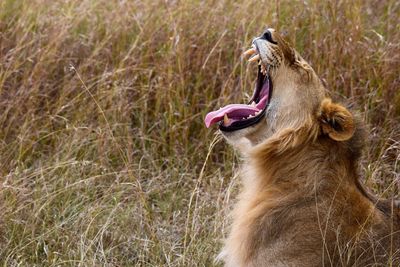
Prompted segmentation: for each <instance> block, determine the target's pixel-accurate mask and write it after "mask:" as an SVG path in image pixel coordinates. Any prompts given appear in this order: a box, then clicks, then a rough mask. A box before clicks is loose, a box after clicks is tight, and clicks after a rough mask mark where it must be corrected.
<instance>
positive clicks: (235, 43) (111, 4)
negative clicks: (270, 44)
mask: <svg viewBox="0 0 400 267" xmlns="http://www.w3.org/2000/svg"><path fill="white" fill-rule="evenodd" d="M267 26H269V27H273V28H277V29H279V31H280V32H283V33H284V34H285V36H287V37H286V38H287V39H288V40H289V41H290V43H292V44H293V45H294V47H296V49H297V50H298V51H299V52H300V53H301V54H302V55H303V57H304V58H305V59H306V60H307V61H309V63H310V64H311V65H312V66H313V67H314V69H315V71H316V72H317V73H318V75H319V76H320V77H321V79H322V80H323V82H324V84H325V85H326V87H327V88H328V89H329V90H330V91H331V92H332V95H333V96H335V97H336V98H338V99H342V100H343V101H345V102H346V103H350V104H351V108H352V109H353V110H354V111H355V112H358V113H359V114H360V116H361V117H362V118H363V120H364V121H365V122H366V123H367V125H368V129H369V130H368V131H369V138H368V140H366V141H367V144H368V145H367V148H366V150H365V153H364V157H363V160H362V162H361V166H360V170H361V171H362V173H363V180H364V181H365V183H366V184H367V185H368V186H369V187H370V188H371V189H372V190H373V191H374V192H375V193H376V194H379V195H380V196H382V197H393V196H397V197H400V196H399V183H400V182H399V180H400V156H399V154H400V153H399V152H400V90H399V89H400V75H399V74H400V2H399V1H397V0H386V1H381V0H374V1H372V0H365V1H361V0H356V1H350V0H343V1H317V0H310V1H289V0H287V1H278V0H277V1H243V2H240V1H228V0H225V1H224V0H220V1H208V0H207V1H194V0H193V1H191V0H188V1H160V0H154V1H150V0H149V1H144V0H142V1H134V0H132V1H123V0H120V1H117V0H99V1H95V0H65V1H55V0H2V1H1V2H0V123H1V127H0V166H1V167H0V199H1V200H0V208H1V211H2V215H1V216H0V217H1V218H0V261H1V263H2V264H3V265H4V266H17V265H18V266H56V265H57V266H61V265H63V266H64V265H65V266H214V265H215V264H214V263H213V260H214V257H215V256H216V255H217V253H218V251H219V250H220V248H221V245H222V243H221V240H222V239H223V237H224V233H225V232H226V230H227V225H228V220H227V219H226V215H227V211H228V210H229V207H230V205H231V203H232V202H233V200H234V198H235V195H236V194H237V191H238V189H239V188H240V179H239V177H237V176H236V175H235V173H236V170H237V168H238V164H239V163H240V159H239V157H238V155H237V154H236V153H235V152H234V151H233V150H232V149H231V147H229V146H228V145H226V143H225V142H224V141H223V140H222V139H221V137H220V136H219V135H218V134H216V129H206V128H205V126H204V123H203V118H204V116H205V114H206V113H207V112H209V111H211V110H212V109H215V108H216V107H219V106H222V105H224V104H227V103H232V102H234V101H236V102H245V101H246V100H247V99H248V96H249V95H251V93H252V89H253V83H254V79H255V76H256V71H255V70H256V69H255V66H251V65H250V66H248V64H247V63H246V62H244V61H242V60H241V53H242V52H243V51H244V50H245V49H246V48H248V47H249V45H250V41H251V40H252V38H253V37H254V36H256V35H259V34H260V33H261V32H262V30H263V29H265V27H267Z"/></svg>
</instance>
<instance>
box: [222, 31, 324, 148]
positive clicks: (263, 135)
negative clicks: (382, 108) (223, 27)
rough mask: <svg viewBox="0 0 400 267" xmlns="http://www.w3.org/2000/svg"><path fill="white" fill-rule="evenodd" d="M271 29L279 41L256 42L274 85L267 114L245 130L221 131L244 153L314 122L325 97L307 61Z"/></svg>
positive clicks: (229, 141) (259, 40)
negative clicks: (284, 133) (277, 136)
mask: <svg viewBox="0 0 400 267" xmlns="http://www.w3.org/2000/svg"><path fill="white" fill-rule="evenodd" d="M268 31H270V33H271V36H270V37H272V39H273V40H276V44H274V43H271V42H269V41H268V40H265V39H261V38H256V39H255V40H254V41H253V45H255V47H256V48H257V51H258V54H259V55H260V63H261V64H263V65H264V66H266V69H267V71H268V76H269V78H270V79H271V83H272V87H273V90H272V94H271V96H270V99H269V104H268V106H267V107H266V112H265V115H264V116H263V118H262V119H261V120H260V121H259V122H258V123H256V124H254V125H252V126H249V127H246V128H244V129H239V130H235V131H224V130H221V132H222V134H223V136H224V137H225V138H226V140H227V141H228V143H230V144H231V145H233V146H234V147H236V148H238V149H239V150H241V151H242V152H246V150H248V149H251V148H252V147H253V146H255V145H257V144H259V143H261V142H263V141H265V140H266V139H268V138H270V137H271V136H273V135H274V134H276V133H279V132H280V131H283V130H285V129H288V128H292V129H293V128H300V127H301V126H303V124H304V123H309V122H310V121H313V120H314V119H315V117H316V116H317V110H318V108H319V106H320V103H321V101H322V99H323V98H324V96H325V89H324V87H323V86H322V84H321V82H320V80H319V78H318V77H317V75H316V74H315V72H314V70H313V69H312V68H311V67H310V66H309V65H308V63H307V62H306V61H304V59H302V58H301V56H299V55H298V54H297V52H296V51H295V50H294V49H293V48H291V47H290V46H288V44H287V43H286V42H285V41H284V40H283V39H282V38H281V37H280V36H279V35H278V34H277V33H276V32H275V31H274V30H272V29H269V30H268ZM270 93H271V92H270Z"/></svg>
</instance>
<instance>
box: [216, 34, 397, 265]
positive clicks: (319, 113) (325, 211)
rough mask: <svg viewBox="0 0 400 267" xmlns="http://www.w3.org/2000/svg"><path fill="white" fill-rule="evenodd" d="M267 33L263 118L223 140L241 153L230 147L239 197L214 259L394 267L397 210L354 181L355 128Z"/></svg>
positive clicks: (358, 143)
mask: <svg viewBox="0 0 400 267" xmlns="http://www.w3.org/2000/svg"><path fill="white" fill-rule="evenodd" d="M273 33H274V34H273V36H274V38H275V40H278V45H276V46H274V47H273V50H274V53H281V54H283V55H284V56H283V58H284V62H278V63H279V64H271V65H274V66H279V67H276V68H274V69H273V70H272V71H271V78H272V82H273V84H274V92H273V95H272V100H271V107H270V109H269V110H268V112H267V115H266V119H265V120H264V121H262V122H260V123H259V125H257V126H254V127H251V128H250V129H244V130H240V131H239V132H238V133H233V134H230V133H224V135H225V137H226V138H227V140H228V142H229V143H231V144H233V145H235V144H236V143H239V140H241V139H248V140H249V143H250V145H249V146H247V147H246V148H243V147H242V146H240V149H241V151H242V152H243V155H244V158H245V159H244V166H243V169H242V177H243V190H242V193H241V194H240V196H239V201H238V203H237V204H236V208H235V209H234V211H233V214H232V218H233V223H232V228H231V232H230V234H229V236H228V238H227V240H226V242H225V248H224V250H223V252H222V253H221V258H223V259H224V261H225V264H226V266H230V267H242V266H254V267H256V266H257V267H258V266H390V264H392V265H391V266H400V211H399V209H398V208H397V207H395V205H394V202H393V201H384V200H382V201H381V200H377V199H376V198H375V197H374V196H372V195H371V194H369V193H368V192H367V190H366V189H365V188H364V186H363V184H362V183H361V182H360V181H359V174H358V172H357V169H358V160H359V157H360V155H361V151H362V147H363V140H365V134H364V130H363V126H362V123H361V122H360V121H359V120H358V119H357V118H355V117H354V116H353V115H352V114H351V113H350V112H349V111H348V110H347V109H346V108H345V107H343V106H341V105H339V104H336V103H333V102H332V100H331V99H330V98H329V97H327V93H326V91H325V89H324V88H323V86H322V85H321V83H320V81H319V79H318V77H317V76H316V75H315V73H314V71H313V70H312V68H311V67H310V66H309V65H308V64H307V62H305V61H304V60H303V59H302V58H301V57H300V56H299V55H298V54H297V52H295V51H294V49H292V48H290V46H288V44H287V43H286V42H283V41H282V38H281V37H280V36H279V35H278V34H277V33H276V32H273ZM279 40H280V41H279ZM276 51H278V52H276ZM275 58H279V57H275ZM293 58H295V60H294V61H293ZM266 63H269V62H266ZM275 63H276V62H275Z"/></svg>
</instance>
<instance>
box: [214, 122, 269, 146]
mask: <svg viewBox="0 0 400 267" xmlns="http://www.w3.org/2000/svg"><path fill="white" fill-rule="evenodd" d="M220 132H221V133H222V136H223V137H224V138H225V140H226V141H227V142H228V144H230V145H232V146H233V147H234V148H235V149H238V150H239V151H241V152H247V151H248V150H249V149H251V148H252V147H253V146H256V145H257V144H259V143H261V142H262V141H264V140H265V139H267V138H268V132H269V130H268V125H267V120H266V115H265V116H264V117H263V119H262V120H261V121H260V122H258V123H257V124H254V125H252V126H249V127H246V128H243V129H240V130H236V131H222V130H220Z"/></svg>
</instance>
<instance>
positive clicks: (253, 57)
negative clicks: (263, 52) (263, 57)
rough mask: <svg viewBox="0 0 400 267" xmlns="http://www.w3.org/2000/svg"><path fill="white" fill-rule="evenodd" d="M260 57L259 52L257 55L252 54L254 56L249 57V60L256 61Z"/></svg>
mask: <svg viewBox="0 0 400 267" xmlns="http://www.w3.org/2000/svg"><path fill="white" fill-rule="evenodd" d="M259 59H260V55H259V54H257V55H254V56H252V57H251V58H250V59H249V62H254V61H257V60H259Z"/></svg>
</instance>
